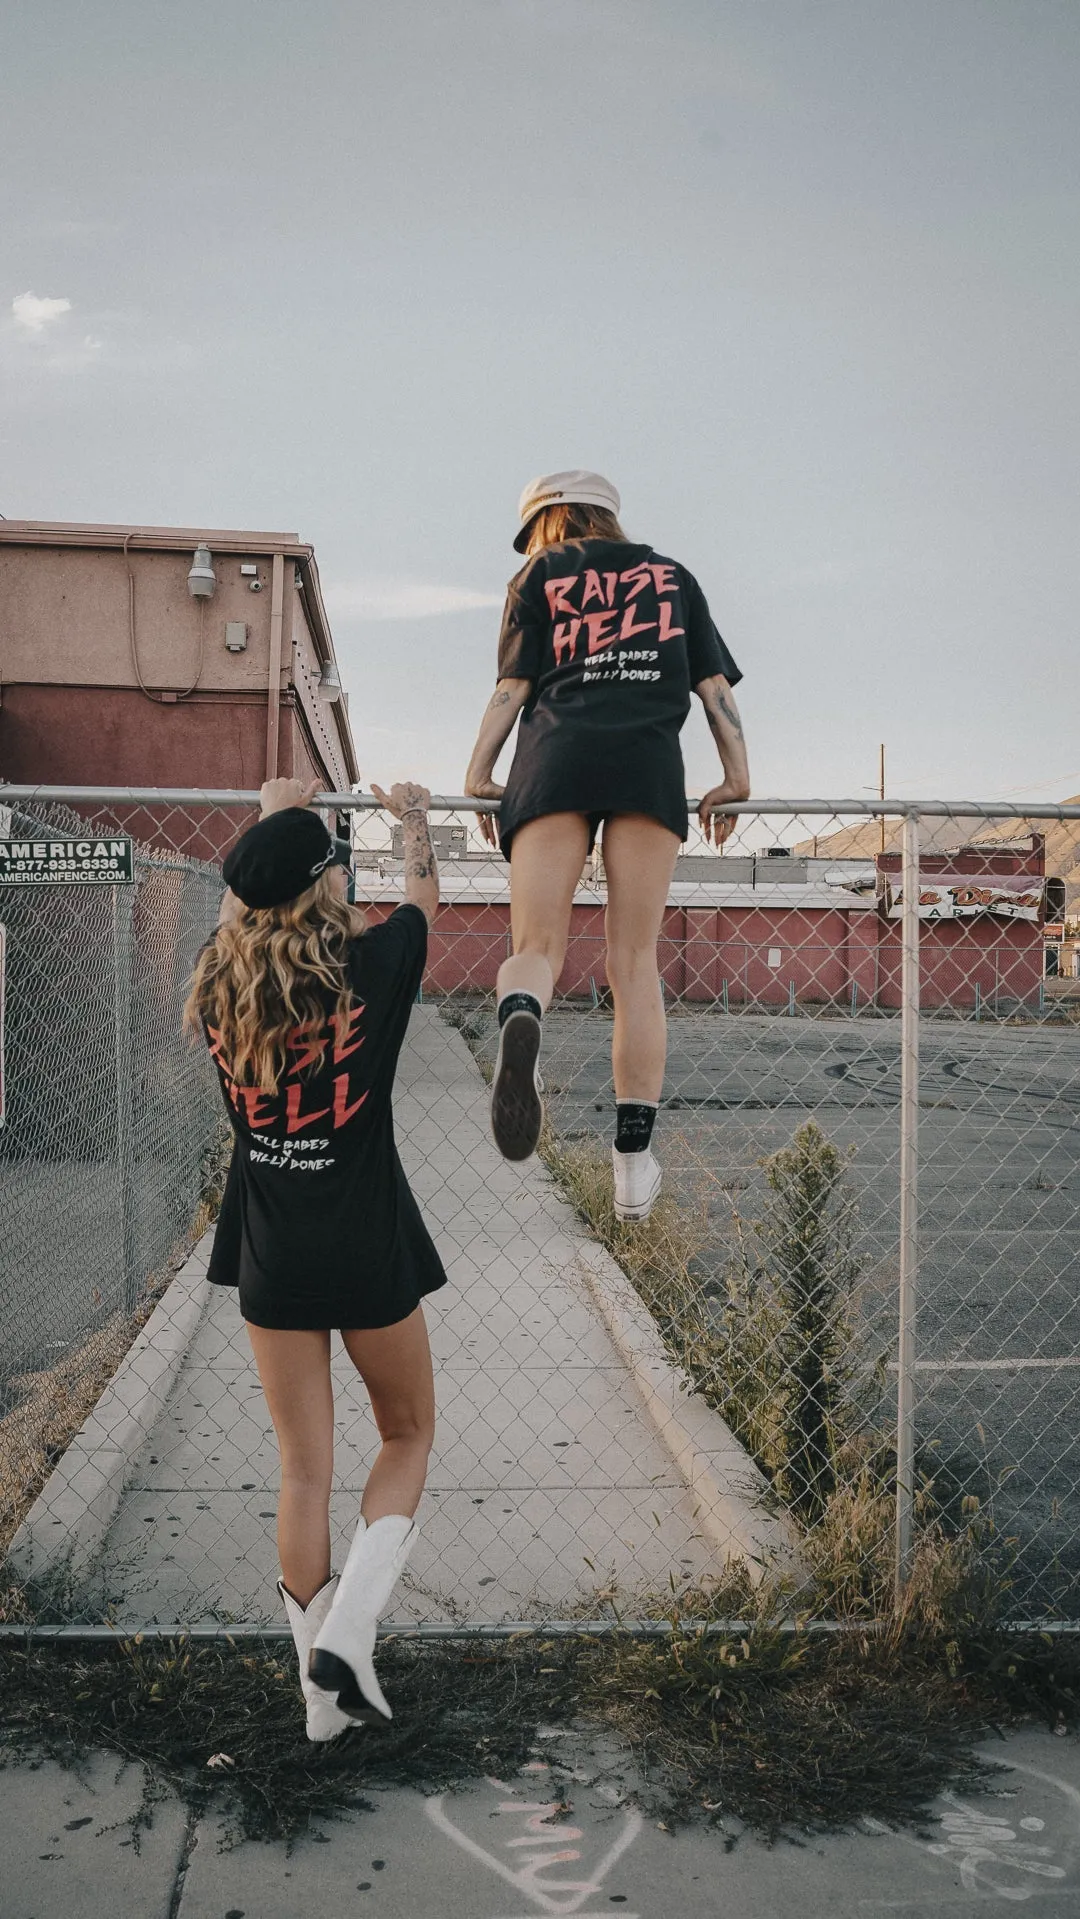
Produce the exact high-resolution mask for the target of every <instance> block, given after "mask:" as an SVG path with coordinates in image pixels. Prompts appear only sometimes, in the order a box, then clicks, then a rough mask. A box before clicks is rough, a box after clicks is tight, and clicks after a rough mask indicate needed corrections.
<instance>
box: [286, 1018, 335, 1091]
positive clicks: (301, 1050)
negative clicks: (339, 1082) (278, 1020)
mask: <svg viewBox="0 0 1080 1919" xmlns="http://www.w3.org/2000/svg"><path fill="white" fill-rule="evenodd" d="M329 1044H330V1037H329V1034H328V1033H327V1031H326V1028H325V1027H324V1026H314V1027H312V1026H298V1027H297V1028H296V1031H295V1032H293V1033H290V1034H289V1037H288V1040H287V1041H286V1045H287V1047H288V1050H289V1052H290V1053H298V1054H299V1055H300V1057H299V1058H298V1059H295V1060H294V1061H293V1063H292V1065H291V1066H290V1068H289V1071H288V1074H287V1075H286V1077H287V1078H288V1079H295V1078H296V1077H297V1075H298V1074H300V1073H303V1072H305V1071H306V1070H307V1068H308V1067H309V1066H321V1064H322V1056H323V1054H324V1053H325V1051H326V1049H327V1046H328V1045H329Z"/></svg>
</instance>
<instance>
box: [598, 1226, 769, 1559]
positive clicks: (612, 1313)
mask: <svg viewBox="0 0 1080 1919" xmlns="http://www.w3.org/2000/svg"><path fill="white" fill-rule="evenodd" d="M579 1263H580V1267H581V1272H582V1275H583V1278H584V1279H585V1282H586V1284H587V1286H588V1289H589V1292H590V1294H591V1296H592V1298H593V1300H594V1301H595V1303H596V1305H597V1307H598V1308H599V1310H600V1314H601V1317H602V1318H603V1321H604V1324H605V1326H606V1327H607V1330H608V1332H609V1334H610V1336H611V1339H612V1342H613V1343H614V1345H615V1348H616V1350H617V1352H618V1354H619V1357H620V1358H621V1359H622V1361H623V1363H624V1364H625V1366H626V1367H627V1370H628V1371H629V1373H630V1374H631V1377H632V1378H633V1381H634V1384H635V1386H636V1387H637V1389H638V1392H639V1393H640V1395H641V1398H642V1401H643V1403H644V1406H645V1411H646V1412H647V1414H648V1416H649V1419H650V1420H651V1422H652V1424H653V1426H654V1427H655V1429H656V1431H657V1433H658V1434H659V1436H660V1438H661V1440H662V1441H663V1443H664V1445H665V1446H666V1447H667V1449H668V1451H669V1452H670V1453H671V1455H672V1457H673V1459H674V1460H675V1462H676V1464H677V1465H678V1467H679V1470H680V1471H681V1472H682V1474H683V1476H684V1478H685V1479H686V1482H687V1485H688V1486H689V1487H690V1490H691V1492H693V1493H694V1494H695V1496H696V1497H697V1498H698V1499H699V1500H700V1502H701V1509H700V1513H699V1515H698V1517H699V1523H700V1526H701V1529H702V1531H703V1532H704V1533H707V1534H708V1536H709V1538H710V1539H713V1540H715V1541H716V1544H717V1545H718V1546H720V1547H721V1549H722V1551H723V1553H724V1557H725V1559H726V1560H727V1561H728V1562H729V1563H739V1564H741V1565H743V1566H745V1568H746V1570H747V1572H748V1574H749V1576H750V1579H751V1581H752V1582H753V1584H754V1585H755V1586H756V1585H759V1584H760V1583H761V1582H762V1580H763V1579H765V1578H766V1577H767V1576H769V1575H772V1576H774V1577H775V1576H781V1577H788V1578H792V1577H794V1578H796V1579H799V1580H801V1579H802V1577H804V1568H803V1567H802V1565H801V1563H800V1554H799V1546H798V1538H797V1534H796V1532H795V1529H794V1527H793V1526H792V1524H791V1522H790V1521H789V1520H788V1519H787V1518H786V1517H785V1516H784V1515H783V1514H780V1513H777V1512H770V1511H769V1510H768V1506H767V1503H766V1502H767V1499H768V1495H769V1485H768V1481H767V1480H766V1478H765V1475H764V1474H763V1473H762V1472H761V1470H760V1468H759V1467H758V1466H756V1465H755V1464H754V1461H753V1460H752V1459H751V1457H750V1455H749V1453H748V1452H747V1451H746V1448H745V1447H744V1446H743V1445H742V1444H741V1442H740V1441H739V1440H738V1439H736V1437H735V1435H734V1433H733V1432H732V1430H731V1428H730V1426H728V1425H727V1423H726V1422H725V1421H724V1420H723V1419H721V1417H720V1415H719V1413H717V1412H714V1411H713V1409H712V1407H711V1406H708V1405H706V1403H705V1401H704V1400H703V1399H701V1398H700V1397H699V1396H698V1395H697V1394H696V1393H695V1392H694V1391H693V1389H692V1387H691V1386H690V1383H689V1381H688V1380H687V1379H686V1377H685V1375H684V1374H683V1373H682V1372H680V1370H679V1369H678V1367H677V1366H675V1365H674V1364H673V1362H672V1360H671V1359H670V1358H669V1357H668V1354H667V1351H666V1349H665V1347H664V1343H663V1341H662V1339H661V1337H660V1332H659V1329H658V1327H657V1325H656V1322H655V1320H654V1319H653V1317H652V1314H651V1313H650V1312H649V1310H648V1308H647V1307H646V1305H645V1304H644V1302H643V1301H642V1299H641V1298H640V1297H639V1295H638V1294H637V1293H636V1292H635V1291H634V1288H633V1286H632V1285H631V1284H630V1281H629V1280H628V1279H627V1277H626V1274H625V1273H624V1272H623V1270H622V1268H621V1267H620V1266H619V1265H618V1264H617V1262H616V1261H615V1260H614V1259H613V1258H612V1256H611V1254H610V1253H609V1252H608V1251H607V1249H606V1248H605V1247H603V1246H601V1245H599V1244H598V1243H596V1242H595V1241H594V1242H589V1243H586V1244H585V1245H583V1246H582V1249H581V1256H580V1262H579Z"/></svg>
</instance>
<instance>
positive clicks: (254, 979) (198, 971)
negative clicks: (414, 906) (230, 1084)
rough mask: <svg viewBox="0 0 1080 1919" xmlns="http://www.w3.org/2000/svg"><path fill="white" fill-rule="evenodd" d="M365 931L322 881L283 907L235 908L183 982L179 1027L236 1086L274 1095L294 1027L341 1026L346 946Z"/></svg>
mask: <svg viewBox="0 0 1080 1919" xmlns="http://www.w3.org/2000/svg"><path fill="white" fill-rule="evenodd" d="M366 925H367V921H366V920H365V918H364V915H363V913H361V912H360V910H359V908H358V907H355V906H349V905H348V904H347V903H346V901H345V900H343V899H342V898H341V897H340V895H339V894H338V893H337V892H336V891H335V888H334V881H333V879H332V877H331V871H330V870H329V869H328V870H327V871H326V872H325V873H320V874H319V877H318V879H317V880H316V881H315V884H314V886H309V887H308V889H307V892H306V893H301V894H300V895H299V896H298V898H296V899H294V900H288V901H286V903H285V905H284V906H268V907H256V906H244V905H243V903H242V902H241V901H239V900H238V901H237V902H236V910H235V911H234V913H233V915H232V917H231V918H228V919H226V920H225V921H224V922H223V923H222V924H221V925H220V926H219V927H218V929H217V932H216V933H215V935H214V937H213V939H212V940H211V941H210V943H209V945H207V946H205V947H204V948H203V951H202V952H201V953H200V955H199V960H198V964H197V965H196V968H195V971H194V973H193V975H192V979H191V990H190V993H189V995H188V1001H187V1005H186V1006H185V1008H184V1024H185V1026H186V1028H187V1030H188V1032H189V1033H191V1034H192V1035H193V1036H199V1037H201V1035H202V1028H203V1024H204V1023H205V1024H206V1025H207V1026H212V1027H213V1028H214V1030H215V1032H216V1033H219V1034H220V1036H221V1040H220V1044H221V1053H222V1058H223V1062H225V1063H227V1068H228V1071H229V1072H230V1073H231V1074H232V1076H233V1078H234V1079H235V1080H236V1082H237V1084H238V1085H240V1086H258V1087H260V1088H261V1090H262V1091H263V1092H266V1093H275V1092H276V1091H277V1088H278V1083H279V1081H280V1079H281V1077H282V1074H283V1073H284V1071H285V1066H286V1063H287V1060H288V1041H289V1038H290V1036H291V1035H293V1034H294V1033H295V1032H296V1029H297V1028H298V1027H307V1028H310V1029H312V1030H315V1029H317V1028H318V1027H320V1026H322V1025H323V1024H324V1023H325V1021H326V1019H327V1015H328V1013H329V1012H330V1010H331V1006H330V1002H331V999H332V1000H333V1011H334V1013H335V1014H337V1015H338V1016H339V1017H341V1018H344V1017H346V1016H347V1014H348V1010H349V1006H350V1002H351V999H352V991H351V988H350V986H349V978H348V973H347V971H346V967H345V955H346V951H347V948H348V944H349V941H350V940H353V939H356V937H357V936H358V934H360V933H362V932H363V931H364V929H365V927H366Z"/></svg>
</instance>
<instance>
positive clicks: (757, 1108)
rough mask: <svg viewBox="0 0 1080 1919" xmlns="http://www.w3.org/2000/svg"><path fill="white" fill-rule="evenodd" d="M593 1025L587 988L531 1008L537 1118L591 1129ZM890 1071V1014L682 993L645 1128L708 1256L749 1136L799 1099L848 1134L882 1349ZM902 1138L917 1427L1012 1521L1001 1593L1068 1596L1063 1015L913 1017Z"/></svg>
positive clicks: (896, 1054)
mask: <svg viewBox="0 0 1080 1919" xmlns="http://www.w3.org/2000/svg"><path fill="white" fill-rule="evenodd" d="M610 1040H611V1018H610V1014H609V1013H607V1012H605V1011H604V1010H602V1009H598V1010H593V1009H590V1010H588V1011H582V1010H576V1009H567V1008H555V1009H553V1010H552V1012H551V1013H550V1014H549V1015H548V1019H547V1021H546V1034H545V1051H544V1062H543V1066H544V1074H545V1079H546V1082H547V1086H548V1090H549V1098H550V1104H551V1112H552V1117H553V1119H554V1120H555V1123H556V1125H557V1126H558V1128H559V1130H560V1132H561V1133H562V1134H563V1135H572V1136H573V1135H577V1136H579V1137H580V1136H583V1135H594V1134H595V1135H597V1136H598V1138H599V1139H600V1140H602V1141H603V1143H604V1145H605V1147H606V1145H607V1143H608V1142H609V1140H610V1138H611V1133H612V1128H613V1121H614V1098H613V1091H612V1084H611V1069H610ZM487 1044H490V1042H489V1041H487V1042H485V1045H487ZM899 1090H900V1026H899V1021H898V1020H862V1019H850V1018H848V1019H845V1018H805V1017H795V1018H787V1017H784V1016H770V1015H761V1014H738V1015H733V1016H730V1017H725V1016H723V1015H722V1014H720V1013H719V1012H717V1013H712V1012H697V1011H684V1010H683V1009H681V1008H680V1009H678V1010H676V1012H675V1013H674V1015H673V1016H672V1018H671V1019H670V1022H669V1053H668V1070H667V1077H666V1081H665V1096H664V1103H663V1110H662V1113H661V1116H660V1120H659V1124H658V1134H657V1137H658V1141H659V1150H660V1156H661V1158H662V1159H663V1161H664V1164H665V1167H666V1169H667V1171H668V1175H669V1178H670V1179H671V1180H672V1181H673V1182H674V1184H675V1186H676V1187H677V1189H678V1190H679V1191H680V1192H681V1193H682V1194H683V1195H684V1196H685V1197H686V1199H687V1201H688V1202H690V1203H694V1204H697V1205H699V1206H704V1207H705V1209H706V1210H707V1216H708V1230H709V1244H708V1250H707V1253H706V1264H707V1265H708V1264H711V1266H712V1267H713V1270H714V1272H715V1273H716V1274H717V1275H719V1274H721V1273H722V1271H723V1267H724V1263H725V1261H726V1260H727V1258H728V1257H729V1252H728V1246H729V1237H730V1233H731V1221H732V1214H733V1212H735V1211H738V1212H739V1213H740V1214H741V1215H742V1216H743V1217H744V1218H753V1217H754V1216H755V1214H756V1212H757V1210H758V1207H759V1202H760V1199H761V1195H762V1175H761V1172H760V1168H759V1161H760V1160H761V1159H762V1158H763V1156H764V1155H766V1154H768V1153H771V1152H775V1151H776V1150H777V1149H778V1148H779V1147H781V1146H784V1145H786V1144H788V1143H789V1141H790V1139H791V1136H792V1134H793V1132H794V1130H795V1128H796V1127H797V1126H798V1125H799V1124H800V1123H801V1122H802V1121H804V1120H805V1119H807V1118H810V1117H813V1118H815V1119H816V1120H817V1122H818V1124H819V1125H820V1126H821V1127H822V1128H823V1130H824V1131H825V1132H826V1134H827V1135H828V1137H829V1138H830V1139H831V1140H833V1141H834V1142H835V1143H836V1144H837V1145H838V1146H841V1147H844V1148H848V1147H851V1148H854V1155H853V1159H852V1163H851V1171H850V1179H851V1188H852V1191H853V1193H854V1195H855V1197H856V1198H857V1201H858V1209H859V1231H858V1242H857V1251H858V1254H859V1257H860V1261H861V1265H862V1281H863V1288H864V1292H863V1310H864V1314H865V1317H866V1322H867V1326H868V1331H869V1333H870V1336H871V1342H872V1343H874V1342H879V1350H881V1351H883V1352H885V1353H886V1354H887V1356H888V1357H890V1358H891V1357H892V1356H893V1353H894V1351H895V1324H896V1303H897V1279H898V1255H897V1245H898V1230H899V1188H898V1174H899ZM919 1157H920V1173H919V1182H920V1186H919V1190H920V1262H919V1306H918V1331H917V1352H918V1363H919V1374H918V1415H917V1416H918V1434H919V1441H920V1444H922V1445H926V1444H927V1443H928V1442H929V1441H931V1440H936V1441H938V1442H939V1446H940V1451H941V1454H942V1455H946V1456H948V1458H949V1459H950V1461H952V1462H953V1463H954V1469H955V1470H956V1471H957V1472H959V1474H960V1475H961V1477H962V1478H963V1480H964V1482H965V1483H967V1484H970V1485H971V1487H972V1489H973V1490H976V1491H978V1492H979V1494H980V1497H981V1498H982V1500H983V1502H984V1506H985V1504H986V1502H987V1501H988V1500H990V1501H992V1509H993V1513H994V1520H995V1525H996V1527H997V1530H998V1533H999V1535H1001V1536H1006V1537H1015V1538H1017V1540H1018V1542H1019V1545H1018V1549H1017V1550H1018V1558H1017V1562H1016V1567H1015V1572H1014V1581H1015V1584H1014V1591H1015V1595H1016V1602H1017V1607H1018V1610H1020V1611H1022V1612H1023V1613H1024V1615H1025V1616H1035V1615H1041V1614H1042V1613H1043V1612H1045V1611H1047V1610H1049V1609H1061V1610H1062V1611H1064V1612H1066V1613H1068V1614H1069V1615H1070V1616H1072V1617H1080V1486H1078V1481H1080V1286H1078V1284H1077V1276H1078V1272H1080V1258H1078V1256H1080V1027H1077V1026H1076V1025H1061V1026H1057V1025H1043V1026H1031V1027H1022V1026H1015V1027H998V1026H991V1025H976V1024H975V1023H974V1022H951V1021H948V1022H946V1021H925V1022H924V1024H923V1028H922V1035H921V1076H920V1112H919Z"/></svg>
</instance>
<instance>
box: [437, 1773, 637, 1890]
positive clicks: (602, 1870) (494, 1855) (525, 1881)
mask: <svg viewBox="0 0 1080 1919" xmlns="http://www.w3.org/2000/svg"><path fill="white" fill-rule="evenodd" d="M544 1770H545V1771H546V1770H547V1768H546V1767H545V1768H544ZM488 1784H489V1785H490V1786H492V1787H493V1788H494V1790H495V1792H496V1795H497V1797H496V1802H495V1805H494V1807H493V1808H491V1809H490V1812H489V1816H490V1817H491V1818H492V1819H495V1820H498V1822H499V1826H500V1830H501V1832H502V1833H505V1835H506V1836H505V1837H503V1838H502V1839H501V1852H502V1854H504V1855H509V1856H508V1857H502V1856H500V1853H498V1852H493V1851H489V1849H488V1847H487V1846H482V1845H480V1843H479V1841H478V1840H476V1839H473V1838H472V1837H471V1835H470V1834H469V1833H467V1832H463V1831H462V1830H461V1827H460V1826H458V1825H455V1823H454V1821H453V1820H452V1819H451V1817H450V1815H449V1813H448V1812H447V1811H446V1805H445V1801H446V1797H447V1795H446V1794H445V1793H440V1794H439V1795H438V1797H437V1798H433V1799H428V1800H426V1801H425V1803H424V1810H425V1812H426V1813H427V1816H428V1818H429V1819H430V1820H431V1822H432V1824H433V1825H434V1826H436V1827H437V1828H438V1830H439V1831H440V1832H442V1833H444V1834H445V1835H446V1837H447V1838H448V1839H452V1840H453V1842H454V1844H455V1846H458V1847H459V1848H460V1850H461V1851H462V1852H466V1853H468V1854H469V1855H470V1856H471V1857H472V1858H473V1859H477V1860H479V1861H480V1863H481V1864H482V1865H484V1866H486V1867H487V1868H488V1870H489V1872H493V1873H495V1874H496V1875H497V1876H498V1878H500V1879H502V1880H505V1882H506V1884H507V1885H510V1886H513V1887H514V1890H515V1891H516V1892H517V1893H518V1894H520V1895H521V1896H522V1897H523V1898H525V1899H527V1900H528V1901H529V1902H530V1903H531V1906H532V1910H533V1912H542V1913H547V1914H550V1915H555V1914H560V1913H565V1914H567V1915H570V1914H573V1915H575V1919H610V1911H608V1912H605V1913H604V1914H603V1915H601V1914H599V1913H596V1912H587V1911H586V1910H585V1905H586V1901H587V1900H590V1899H592V1898H594V1897H595V1896H596V1894H597V1893H598V1892H599V1891H600V1889H601V1887H602V1886H603V1884H604V1881H605V1879H606V1878H607V1876H608V1874H609V1873H610V1872H611V1870H612V1868H613V1867H614V1866H615V1865H616V1864H617V1863H618V1861H619V1860H620V1859H621V1858H622V1856H623V1854H624V1853H625V1851H626V1850H627V1848H628V1847H629V1846H632V1845H633V1843H634V1840H635V1839H636V1838H637V1836H638V1834H639V1832H640V1831H641V1827H642V1824H643V1821H642V1817H641V1814H640V1813H639V1812H636V1811H634V1810H633V1808H630V1807H628V1808H626V1809H625V1810H624V1812H623V1815H622V1821H621V1826H620V1830H619V1831H618V1833H617V1834H616V1836H615V1838H614V1839H613V1840H612V1842H611V1843H610V1845H609V1846H608V1848H607V1851H606V1852H605V1853H604V1854H603V1856H602V1857H601V1858H600V1859H599V1860H598V1861H597V1863H596V1865H595V1866H594V1867H593V1869H592V1870H591V1871H588V1872H585V1871H584V1869H583V1870H582V1872H581V1874H580V1876H570V1875H567V1874H566V1873H565V1872H559V1870H558V1869H559V1868H560V1867H562V1868H565V1867H568V1866H569V1867H572V1866H580V1863H581V1859H582V1854H583V1850H584V1849H585V1847H587V1844H588V1835H587V1834H586V1833H585V1831H584V1829H583V1828H582V1827H581V1826H574V1825H571V1824H569V1823H567V1822H565V1821H563V1820H561V1819H560V1818H559V1817H558V1815H559V1813H560V1812H561V1811H562V1807H561V1805H560V1802H559V1801H558V1800H557V1799H553V1800H550V1801H547V1802H545V1801H542V1800H539V1799H525V1798H522V1797H519V1796H518V1795H517V1793H516V1791H515V1788H514V1787H512V1786H507V1785H504V1784H503V1782H502V1781H501V1780H497V1779H492V1780H489V1781H488ZM583 1842H584V1843H583ZM623 1919H642V1916H641V1914H639V1913H632V1912H624V1913H623Z"/></svg>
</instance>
